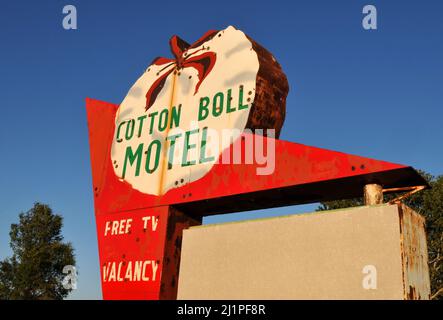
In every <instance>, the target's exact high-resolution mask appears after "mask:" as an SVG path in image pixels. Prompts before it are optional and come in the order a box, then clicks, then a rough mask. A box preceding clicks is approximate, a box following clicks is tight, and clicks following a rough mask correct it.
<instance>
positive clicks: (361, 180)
mask: <svg viewBox="0 0 443 320" xmlns="http://www.w3.org/2000/svg"><path fill="white" fill-rule="evenodd" d="M86 104H87V115H88V125H89V139H90V149H91V166H92V177H93V179H92V180H93V192H94V207H95V215H96V222H97V235H98V242H99V254H100V264H101V274H102V290H103V297H104V298H105V299H160V298H173V297H174V294H175V292H176V291H175V290H176V288H175V286H174V285H175V282H176V279H177V276H178V270H177V266H178V263H179V262H178V256H179V244H180V236H181V235H180V232H181V230H182V229H183V228H186V227H187V226H189V225H195V224H198V223H199V221H201V217H202V216H203V215H209V214H215V213H225V212H234V211H243V210H251V209H258V208H266V207H276V206H282V205H288V204H295V203H308V202H317V201H319V200H333V199H340V198H346V197H354V196H361V192H362V190H363V186H364V185H366V184H368V183H374V182H376V183H379V184H381V185H383V186H384V187H386V188H394V187H404V186H411V185H420V184H425V182H424V181H423V179H422V178H421V177H420V175H418V173H416V172H415V170H413V169H412V168H411V167H407V166H403V165H398V164H393V163H389V162H384V161H378V160H373V159H368V158H364V157H359V156H353V155H347V154H344V153H340V152H334V151H329V150H324V149H320V148H315V147H309V146H305V145H301V144H297V143H292V142H286V141H281V140H275V148H276V152H275V155H276V158H275V172H274V173H273V174H272V175H263V176H260V175H257V174H256V169H257V168H258V167H260V165H259V164H257V163H253V164H222V163H218V164H216V165H214V167H213V168H212V170H211V171H210V172H209V173H208V174H207V175H205V176H204V177H203V178H201V179H199V180H197V181H194V182H192V183H187V184H186V183H183V184H181V183H180V184H178V185H177V187H176V188H174V189H172V190H170V191H169V192H167V193H166V194H164V195H162V196H154V195H149V194H143V193H141V192H139V191H137V190H135V189H133V188H132V187H131V185H130V184H128V183H127V182H125V181H122V180H121V179H119V178H118V177H117V176H116V175H115V174H114V171H113V168H112V165H113V163H112V160H111V157H110V146H111V143H112V138H113V132H114V119H115V112H116V110H117V106H116V105H113V104H109V103H106V102H101V101H98V100H93V99H87V101H86ZM246 139H247V138H246ZM246 139H245V140H246ZM264 139H265V140H266V139H269V138H264ZM236 144H241V150H242V152H243V153H244V151H245V148H244V140H242V139H239V140H237V141H236V142H235V144H234V145H233V146H231V150H232V149H233V148H236ZM171 206H174V207H175V209H171ZM176 209H177V210H178V211H179V213H178V212H177V211H175V210H176ZM144 217H151V219H152V217H154V219H155V221H156V228H155V230H153V229H152V225H151V229H150V231H149V228H144V223H143V220H142V219H143V218H144ZM128 219H132V223H131V227H130V228H129V230H128V233H125V232H123V234H120V233H119V234H116V235H109V234H108V235H105V231H106V226H107V223H108V226H109V223H111V224H112V223H113V221H123V223H124V221H127V220H128ZM177 219H178V220H179V221H181V222H180V223H177ZM150 221H152V220H150ZM121 225H122V224H121V223H120V224H119V230H123V231H125V228H124V225H123V227H122V228H120V226H121ZM169 228H172V229H171V230H174V228H175V231H173V232H172V231H171V232H170V233H169V234H170V235H172V236H170V237H169V238H168V237H167V234H168V233H167V230H168V229H169ZM108 232H109V231H108ZM168 239H169V240H168ZM168 259H169V260H168ZM140 261H142V262H143V263H145V262H146V261H148V262H149V263H147V262H146V263H145V264H144V265H142V266H141V267H142V268H143V266H146V267H145V270H144V271H146V272H144V273H143V274H144V275H145V279H146V281H143V279H141V280H139V279H138V278H136V277H134V274H135V272H136V271H138V272H139V273H140V270H136V269H135V267H134V265H135V263H137V262H138V263H139V265H138V267H139V268H140ZM166 261H169V262H168V264H167V265H165V262H166ZM130 262H131V263H130ZM153 262H155V263H153ZM129 263H130V264H131V267H132V271H127V270H128V265H129ZM153 266H155V267H156V274H155V280H153V279H154V274H153ZM148 267H149V268H151V274H149V272H148V270H149V269H148ZM142 271H143V270H142ZM131 273H132V274H131ZM138 275H139V274H138ZM126 276H127V277H126ZM125 277H126V278H127V280H126V281H125ZM134 279H135V281H134ZM131 280H132V281H131ZM162 288H163V289H162Z"/></svg>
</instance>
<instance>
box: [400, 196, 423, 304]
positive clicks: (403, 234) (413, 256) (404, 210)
mask: <svg viewBox="0 0 443 320" xmlns="http://www.w3.org/2000/svg"><path fill="white" fill-rule="evenodd" d="M398 210H399V217H400V244H401V248H402V250H401V251H402V267H403V288H404V298H405V299H407V300H422V299H429V298H430V294H431V287H430V279H429V267H428V248H427V243H426V231H425V218H424V217H423V216H421V215H419V214H418V213H416V212H415V211H414V210H412V209H411V208H409V207H408V206H406V205H404V204H401V203H400V204H398Z"/></svg>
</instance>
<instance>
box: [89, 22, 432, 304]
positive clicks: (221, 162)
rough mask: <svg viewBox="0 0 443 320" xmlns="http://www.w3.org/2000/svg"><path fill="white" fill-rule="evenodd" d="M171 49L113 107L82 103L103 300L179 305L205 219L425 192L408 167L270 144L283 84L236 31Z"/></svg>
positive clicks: (261, 52) (270, 63) (176, 41)
mask: <svg viewBox="0 0 443 320" xmlns="http://www.w3.org/2000/svg"><path fill="white" fill-rule="evenodd" d="M170 46H171V50H172V53H173V55H174V58H173V59H167V58H157V59H155V60H154V61H153V62H152V63H151V65H150V66H148V68H147V69H146V71H145V72H144V73H143V74H142V75H141V77H140V78H139V79H138V80H137V81H136V82H135V84H134V85H133V86H132V88H131V89H130V90H129V92H128V95H127V96H126V97H125V98H124V100H123V101H122V103H121V104H120V105H115V104H110V103H106V102H102V101H98V100H94V99H87V100H86V108H87V117H88V126H89V141H90V150H91V166H92V177H93V190H94V207H95V216H96V223H97V234H98V242H99V255H100V264H101V280H102V291H103V298H104V299H175V298H176V293H177V283H178V276H179V263H180V250H181V237H182V230H183V229H185V228H188V227H189V226H192V225H198V224H201V221H202V217H203V216H204V215H210V214H219V213H227V212H236V211H244V210H252V209H259V208H268V207H277V206H283V205H290V204H300V203H309V202H317V201H324V200H333V199H340V198H347V197H356V196H361V192H362V188H363V186H364V185H365V184H368V183H378V184H381V185H383V186H384V187H386V188H400V187H407V186H416V185H425V184H426V183H425V182H424V180H423V179H422V178H421V177H420V176H419V175H418V174H417V173H416V171H415V170H414V169H412V168H411V167H408V166H403V165H398V164H393V163H389V162H384V161H378V160H373V159H368V158H363V157H359V156H353V155H348V154H344V153H340V152H335V151H329V150H324V149H320V148H315V147H309V146H305V145H302V144H297V143H292V142H286V141H281V140H278V139H275V138H278V136H279V133H280V130H281V127H282V125H283V121H284V115H285V104H286V102H285V101H286V96H287V93H288V90H289V86H288V82H287V80H286V76H285V75H284V73H283V71H282V70H281V67H280V65H279V64H278V62H277V61H276V60H275V58H274V57H273V56H272V54H271V53H269V52H268V51H267V50H266V49H264V48H263V47H261V46H260V45H259V44H258V43H256V42H255V41H254V40H252V39H251V38H249V37H248V36H247V35H245V34H244V33H243V32H241V31H240V30H237V29H235V28H233V27H228V28H227V29H225V30H221V31H209V32H207V33H206V34H205V35H204V36H203V37H202V38H201V39H199V40H198V41H196V42H195V43H193V44H192V45H190V44H188V43H186V42H185V41H183V40H181V39H180V38H178V37H176V36H174V37H172V38H171V40H170ZM262 129H264V131H262ZM268 129H271V130H268ZM272 130H274V131H272ZM254 133H255V134H254ZM263 135H264V137H263ZM257 150H261V153H259V154H260V155H261V157H255V156H256V155H257ZM273 151H275V152H273ZM266 153H267V156H269V157H267V158H268V160H269V159H270V160H272V161H271V162H272V165H270V163H268V162H263V161H262V160H263V156H264V155H265V154H266ZM251 155H252V156H251ZM254 155H255V156H254Z"/></svg>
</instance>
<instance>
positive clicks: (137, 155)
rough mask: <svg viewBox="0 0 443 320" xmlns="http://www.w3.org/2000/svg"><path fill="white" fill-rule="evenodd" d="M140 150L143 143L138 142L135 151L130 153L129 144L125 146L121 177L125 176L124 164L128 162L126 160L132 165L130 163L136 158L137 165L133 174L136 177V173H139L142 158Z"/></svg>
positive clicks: (141, 150)
mask: <svg viewBox="0 0 443 320" xmlns="http://www.w3.org/2000/svg"><path fill="white" fill-rule="evenodd" d="M142 152H143V143H140V144H139V146H138V148H137V151H135V153H132V148H131V146H128V147H127V148H126V153H125V162H124V163H123V174H122V178H123V179H124V178H125V176H126V165H127V163H128V160H129V165H130V166H132V164H133V163H134V162H135V161H136V160H137V165H136V167H135V176H136V177H138V175H139V174H140V162H141V158H142Z"/></svg>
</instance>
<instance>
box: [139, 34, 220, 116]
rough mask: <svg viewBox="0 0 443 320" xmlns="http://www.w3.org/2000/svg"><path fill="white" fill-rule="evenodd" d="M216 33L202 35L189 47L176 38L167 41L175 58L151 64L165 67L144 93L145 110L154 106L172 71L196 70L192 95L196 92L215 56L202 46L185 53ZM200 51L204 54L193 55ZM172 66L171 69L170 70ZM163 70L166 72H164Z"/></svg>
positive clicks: (155, 61)
mask: <svg viewBox="0 0 443 320" xmlns="http://www.w3.org/2000/svg"><path fill="white" fill-rule="evenodd" d="M217 32H218V31H215V30H211V31H208V32H206V33H205V34H204V35H203V37H201V38H200V39H199V40H197V41H196V42H195V43H193V44H192V45H189V44H188V43H187V42H186V41H184V40H182V39H180V38H179V37H177V36H173V37H172V38H171V39H170V40H169V45H170V46H171V51H172V54H173V55H174V56H175V59H168V58H163V57H159V58H156V59H154V61H153V62H152V64H155V65H158V66H161V65H165V64H166V65H165V66H164V67H163V68H162V69H161V70H160V71H158V72H157V76H159V78H158V79H157V80H155V82H154V83H153V84H152V86H151V88H149V90H148V92H147V93H146V109H145V110H148V109H149V108H150V107H151V106H152V105H153V104H154V102H155V100H156V99H157V96H158V94H159V93H160V91H161V90H162V88H163V86H164V85H165V83H166V79H167V78H168V76H169V75H170V74H171V73H172V72H173V71H174V74H175V73H176V72H177V71H180V70H181V69H184V68H189V67H192V68H194V69H196V70H197V72H198V82H197V84H196V86H195V91H194V95H195V94H196V93H197V92H198V89H199V87H200V85H201V83H202V82H203V80H204V79H205V78H206V76H207V75H208V74H209V73H210V72H211V70H212V68H213V67H214V64H215V61H216V54H215V52H210V51H208V50H209V47H206V48H205V47H204V46H203V47H202V48H200V49H199V50H197V51H195V52H193V53H191V54H187V53H186V52H187V51H188V50H189V49H192V48H196V47H199V46H201V45H202V44H203V43H204V42H206V41H208V40H210V39H212V38H213V37H214V36H215V34H216V33H217ZM201 51H204V52H203V53H201V54H199V55H195V54H196V53H199V52H201ZM172 66H173V68H170V67H172ZM165 70H166V72H164V71H165ZM163 72H164V73H163Z"/></svg>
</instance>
